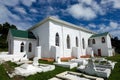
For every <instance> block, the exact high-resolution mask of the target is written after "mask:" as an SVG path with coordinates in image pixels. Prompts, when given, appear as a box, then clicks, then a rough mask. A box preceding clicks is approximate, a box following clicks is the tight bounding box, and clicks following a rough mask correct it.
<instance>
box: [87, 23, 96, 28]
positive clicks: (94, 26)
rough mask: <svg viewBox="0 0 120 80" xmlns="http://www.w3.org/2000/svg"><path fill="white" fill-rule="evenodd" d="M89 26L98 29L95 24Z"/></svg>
mask: <svg viewBox="0 0 120 80" xmlns="http://www.w3.org/2000/svg"><path fill="white" fill-rule="evenodd" d="M88 26H89V27H91V28H96V27H97V26H96V25H95V24H89V25H88Z"/></svg>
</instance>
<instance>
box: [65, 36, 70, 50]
mask: <svg viewBox="0 0 120 80" xmlns="http://www.w3.org/2000/svg"><path fill="white" fill-rule="evenodd" d="M66 41H67V48H68V49H70V37H69V35H67V40H66Z"/></svg>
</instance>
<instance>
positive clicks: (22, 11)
mask: <svg viewBox="0 0 120 80" xmlns="http://www.w3.org/2000/svg"><path fill="white" fill-rule="evenodd" d="M14 10H15V11H17V12H20V13H22V14H27V12H26V11H25V9H24V8H22V7H15V8H14Z"/></svg>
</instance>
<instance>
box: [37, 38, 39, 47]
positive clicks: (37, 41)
mask: <svg viewBox="0 0 120 80" xmlns="http://www.w3.org/2000/svg"><path fill="white" fill-rule="evenodd" d="M37 46H39V36H37Z"/></svg>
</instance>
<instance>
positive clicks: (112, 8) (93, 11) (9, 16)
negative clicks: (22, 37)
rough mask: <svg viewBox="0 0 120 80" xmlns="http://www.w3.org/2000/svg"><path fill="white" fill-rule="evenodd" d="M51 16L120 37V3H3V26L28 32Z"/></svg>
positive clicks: (96, 0) (0, 9)
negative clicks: (8, 25) (7, 25)
mask: <svg viewBox="0 0 120 80" xmlns="http://www.w3.org/2000/svg"><path fill="white" fill-rule="evenodd" d="M48 16H53V17H55V18H59V19H62V20H65V21H67V22H70V23H73V24H75V25H78V26H84V27H85V28H88V29H90V30H93V31H95V32H98V33H102V32H106V31H107V32H110V33H111V34H112V35H113V36H118V37H119V38H120V0H0V23H1V24H2V23H4V22H9V23H10V24H14V25H16V26H17V27H18V29H21V30H26V29H28V28H30V27H32V26H33V25H35V24H36V23H38V22H40V21H41V20H43V19H44V18H46V17H48Z"/></svg>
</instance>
